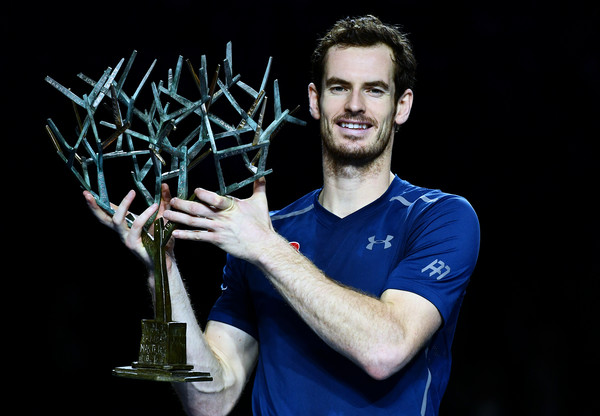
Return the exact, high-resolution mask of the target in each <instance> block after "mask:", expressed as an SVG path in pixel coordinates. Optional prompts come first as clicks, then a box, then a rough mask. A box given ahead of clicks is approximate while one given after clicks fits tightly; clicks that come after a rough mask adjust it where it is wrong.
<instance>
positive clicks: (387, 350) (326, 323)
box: [257, 236, 405, 377]
mask: <svg viewBox="0 0 600 416" xmlns="http://www.w3.org/2000/svg"><path fill="white" fill-rule="evenodd" d="M268 247H269V248H268V249H264V250H263V255H261V257H260V258H259V260H258V261H257V265H258V266H259V267H260V268H261V269H262V270H263V272H264V273H265V275H266V276H267V277H268V278H269V280H270V281H271V282H272V284H273V285H274V286H275V287H276V288H277V290H278V291H279V292H280V293H281V295H282V296H283V297H284V298H285V299H286V301H287V302H288V303H289V304H290V305H291V306H292V307H293V308H294V309H295V310H296V311H297V313H298V314H299V315H300V316H301V318H302V319H303V320H304V321H305V322H306V323H307V324H308V325H309V326H310V327H311V328H312V329H313V330H314V331H315V332H316V333H317V334H318V335H319V336H320V337H321V338H322V339H323V340H324V341H325V342H326V343H327V344H329V345H330V346H331V347H332V348H334V349H335V350H337V351H338V352H340V353H342V354H344V355H345V356H347V357H348V358H350V359H351V360H352V361H354V362H355V363H356V364H358V365H359V366H361V367H362V368H363V369H364V370H365V371H367V372H368V373H369V374H371V375H372V376H374V377H380V369H381V368H382V366H387V365H388V364H387V362H388V361H390V362H392V361H393V362H398V361H399V360H400V359H399V358H398V357H399V356H400V355H401V354H405V351H403V350H402V348H403V346H404V345H405V343H403V340H404V336H405V333H404V330H403V326H402V324H401V322H400V320H399V319H398V317H397V316H396V315H395V314H394V313H393V311H392V307H391V305H389V304H387V303H385V302H383V301H382V300H380V299H377V298H374V297H372V296H369V295H366V294H363V293H360V292H358V291H356V290H354V289H351V288H347V287H344V286H342V285H340V284H338V283H337V282H335V281H333V280H331V279H330V278H328V277H327V276H325V275H324V273H323V272H321V271H320V270H319V269H318V268H317V267H316V266H315V265H314V264H313V263H312V262H311V261H310V260H309V259H307V258H306V257H304V256H303V255H301V254H300V253H298V252H296V251H295V250H294V249H292V248H291V247H289V245H288V244H287V242H286V241H285V240H284V239H283V238H281V237H279V236H277V237H273V238H270V239H269V241H268Z"/></svg>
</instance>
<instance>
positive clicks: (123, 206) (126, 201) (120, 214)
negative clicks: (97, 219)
mask: <svg viewBox="0 0 600 416" xmlns="http://www.w3.org/2000/svg"><path fill="white" fill-rule="evenodd" d="M134 198H135V191H134V190H131V191H129V192H128V193H127V195H125V198H123V200H122V201H121V203H120V204H119V206H118V207H117V209H116V210H115V213H114V214H113V216H112V222H113V224H114V225H116V226H118V225H120V224H122V223H123V221H125V216H126V215H127V213H128V212H129V207H131V203H132V202H133V200H134Z"/></svg>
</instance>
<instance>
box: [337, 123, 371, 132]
mask: <svg viewBox="0 0 600 416" xmlns="http://www.w3.org/2000/svg"><path fill="white" fill-rule="evenodd" d="M338 125H339V126H340V127H343V128H345V129H351V130H366V129H368V128H369V127H371V124H369V123H349V122H345V121H342V122H339V123H338Z"/></svg>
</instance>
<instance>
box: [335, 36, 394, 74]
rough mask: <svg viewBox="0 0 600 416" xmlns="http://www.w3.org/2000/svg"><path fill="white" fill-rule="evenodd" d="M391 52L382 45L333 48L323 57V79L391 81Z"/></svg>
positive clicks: (392, 64) (392, 66)
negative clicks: (377, 79)
mask: <svg viewBox="0 0 600 416" xmlns="http://www.w3.org/2000/svg"><path fill="white" fill-rule="evenodd" d="M393 68H394V63H393V60H392V50H391V48H390V47H389V46H387V45H384V44H377V45H374V46H365V47H363V46H349V47H344V46H334V47H332V48H330V49H329V51H327V55H326V57H325V73H324V75H325V77H324V78H325V79H327V78H330V77H338V78H344V77H361V78H363V77H365V76H370V77H371V78H381V79H383V80H388V81H389V80H391V79H393Z"/></svg>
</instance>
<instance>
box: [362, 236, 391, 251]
mask: <svg viewBox="0 0 600 416" xmlns="http://www.w3.org/2000/svg"><path fill="white" fill-rule="evenodd" d="M393 238H394V236H393V235H389V234H388V235H387V237H386V238H385V240H376V239H375V236H374V235H373V236H371V237H369V244H367V250H373V246H374V245H375V244H383V249H384V250H385V249H388V248H390V247H391V246H392V243H390V241H392V239H393Z"/></svg>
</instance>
